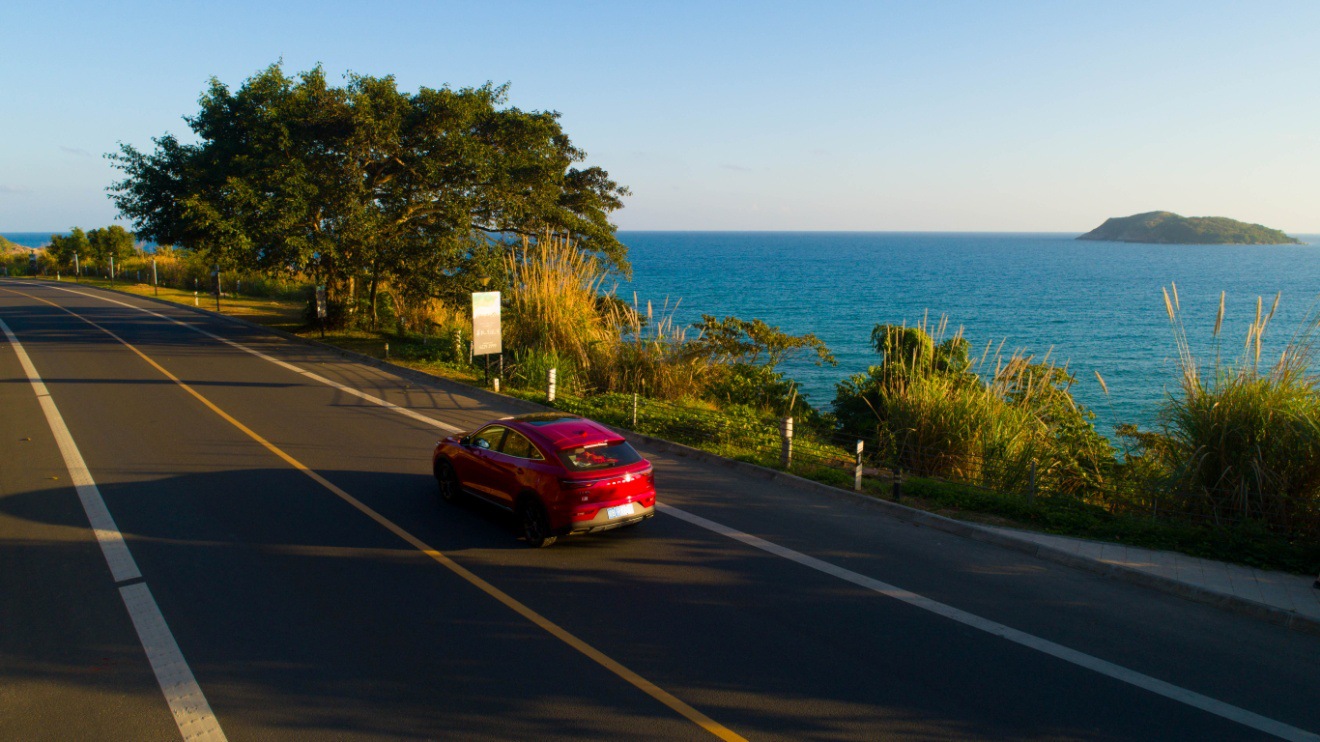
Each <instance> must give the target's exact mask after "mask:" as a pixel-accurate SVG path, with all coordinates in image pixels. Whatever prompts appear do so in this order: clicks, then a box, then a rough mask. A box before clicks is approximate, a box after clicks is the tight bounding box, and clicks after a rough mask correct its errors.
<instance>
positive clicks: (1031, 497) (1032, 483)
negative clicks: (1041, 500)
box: [1027, 459, 1036, 505]
mask: <svg viewBox="0 0 1320 742" xmlns="http://www.w3.org/2000/svg"><path fill="white" fill-rule="evenodd" d="M1035 502H1036V460H1035V459H1032V460H1031V473H1030V475H1029V477H1028V479H1027V504H1028V505H1031V504H1034V503H1035Z"/></svg>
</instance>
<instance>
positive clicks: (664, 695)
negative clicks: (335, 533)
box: [3, 289, 746, 742]
mask: <svg viewBox="0 0 1320 742" xmlns="http://www.w3.org/2000/svg"><path fill="white" fill-rule="evenodd" d="M3 290H4V291H5V292H6V293H12V294H17V295H19V296H23V297H26V298H28V299H35V300H36V301H39V302H42V303H43V304H49V305H50V306H52V307H55V308H56V309H59V310H60V311H62V312H65V313H67V314H70V315H72V316H74V317H77V318H78V319H80V320H82V321H83V322H86V323H87V324H89V325H91V326H92V327H95V328H96V329H98V330H100V331H101V332H104V333H105V334H107V335H109V336H110V337H112V338H114V339H115V340H117V341H119V342H120V343H121V344H122V345H123V346H124V347H125V348H128V349H129V350H131V351H133V352H134V353H136V354H137V355H138V357H140V358H141V359H142V360H144V361H146V362H147V363H148V364H150V365H151V367H152V368H154V369H156V370H157V371H159V372H160V373H161V374H162V375H164V376H165V378H167V379H169V380H170V381H172V382H174V383H175V384H177V385H179V387H181V388H182V389H183V390H184V391H186V392H188V393H189V394H191V395H192V396H193V397H195V398H196V399H197V401H199V402H201V403H202V404H203V405H205V406H206V407H207V408H208V409H210V410H211V411H212V412H214V413H215V414H217V415H219V416H220V417H221V418H222V419H224V420H225V421H226V422H228V423H229V424H231V425H233V426H234V427H236V428H238V429H239V430H241V431H243V433H244V434H245V435H247V436H248V437H249V438H251V439H252V440H254V441H256V442H257V443H260V444H261V445H262V446H263V447H265V448H266V450H268V451H270V452H271V453H273V454H275V455H276V456H278V457H279V458H280V459H283V460H284V461H285V463H287V464H288V465H289V466H292V467H293V468H294V469H297V470H298V471H300V472H302V473H303V474H306V475H307V476H308V477H310V478H311V479H312V480H313V481H315V482H316V483H317V484H319V485H321V486H322V487H325V488H326V489H328V490H330V491H331V492H333V493H334V494H335V495H336V496H337V497H339V499H341V500H343V501H344V502H346V503H348V504H349V505H352V506H353V507H354V508H356V509H357V510H358V511H360V512H361V513H362V514H364V515H366V516H367V517H368V518H371V519H372V520H374V521H376V522H377V523H379V524H380V525H382V526H384V527H385V529H386V530H388V531H389V532H391V533H393V534H394V535H396V536H398V537H399V538H401V539H403V540H404V541H407V542H408V543H409V544H411V545H412V546H413V548H415V549H417V550H418V551H420V552H422V553H423V554H425V555H427V556H428V557H430V558H431V559H433V560H435V561H436V562H438V563H439V564H441V565H443V566H444V567H445V568H446V569H448V570H449V571H451V572H453V573H454V574H456V575H458V576H459V577H462V578H463V579H464V580H466V581H467V582H469V583H470V584H472V585H474V586H476V587H477V588H478V589H480V590H481V591H482V592H484V593H486V594H487V595H489V596H490V597H492V598H494V599H496V600H498V601H499V602H501V603H503V604H504V605H505V606H507V607H508V608H509V609H511V610H513V611H514V612H515V613H517V614H518V615H520V616H522V617H523V618H525V619H527V620H528V621H531V622H532V623H534V624H536V625H537V626H539V627H540V628H541V629H543V630H545V631H546V632H547V633H549V634H550V635H551V636H553V637H555V638H556V639H558V640H560V641H562V642H563V643H565V644H567V645H568V646H570V647H572V648H573V649H576V650H577V651H578V652H581V653H582V654H584V655H586V656H587V657H589V658H591V659H592V660H593V661H595V662H596V663H597V664H599V665H600V666H601V667H604V668H605V669H606V670H609V671H610V672H612V673H614V674H615V675H617V676H619V677H620V678H622V679H623V680H625V681H627V682H628V683H630V684H631V685H633V686H634V687H636V688H637V689H638V690H640V691H642V692H643V693H645V694H647V695H648V696H650V697H652V698H654V699H655V700H657V701H659V702H660V703H663V704H664V705H666V706H668V707H669V708H670V709H672V710H673V711H675V712H677V713H678V714H679V715H680V716H682V717H684V718H686V719H687V720H689V721H691V722H692V723H694V724H696V725H697V726H699V727H701V728H702V729H705V730H706V731H707V732H710V733H711V734H713V735H715V736H716V737H718V738H720V739H723V740H730V741H731V742H732V741H733V740H742V742H746V740H745V738H743V737H742V736H740V735H738V734H736V733H735V732H733V731H732V730H731V729H729V728H727V727H725V726H724V725H722V724H720V723H718V722H716V721H715V720H713V719H711V718H710V717H708V716H706V715H705V714H703V713H701V712H700V711H698V710H696V709H695V708H693V707H691V706H689V705H688V704H686V703H684V702H683V701H682V700H680V699H679V698H678V697H676V696H674V695H673V694H672V693H669V692H668V691H666V690H665V689H663V688H661V687H660V686H658V685H656V684H655V683H652V682H651V681H649V680H647V679H646V678H644V677H642V676H641V675H638V674H637V673H635V672H633V671H632V670H629V669H628V668H627V667H625V666H624V665H622V664H621V663H619V662H618V661H617V660H614V659H613V658H611V657H610V656H609V655H607V654H605V653H604V652H602V651H600V650H599V649H596V648H595V647H593V646H591V645H590V644H588V643H586V642H585V641H583V640H581V639H579V638H578V637H577V636H575V635H574V634H572V633H570V632H569V631H568V630H567V629H564V628H563V627H561V626H559V625H558V624H556V623H555V622H553V621H551V620H550V619H548V618H546V617H545V616H542V615H541V614H539V613H537V612H536V611H534V610H532V609H531V608H529V607H527V606H526V605H524V604H523V603H521V602H519V601H518V599H516V598H514V597H513V596H512V595H509V594H508V593H506V592H504V591H503V590H501V589H499V588H498V587H495V586H494V585H492V584H490V583H489V582H487V581H485V580H483V579H482V578H480V577H478V576H477V575H475V574H473V573H472V572H471V571H470V570H468V569H467V568H466V567H464V566H462V565H461V564H459V563H458V562H455V561H454V560H453V559H450V558H449V557H447V556H445V555H444V554H442V553H440V552H439V551H438V550H436V549H434V548H432V547H431V546H429V545H427V543H426V542H424V541H422V540H421V539H419V538H417V537H416V536H414V535H412V534H411V533H409V532H408V531H406V530H404V529H403V528H402V527H401V526H399V525H398V524H396V523H395V522H394V521H392V520H390V519H389V518H386V517H385V516H384V515H381V514H380V513H378V512H376V511H375V510H374V509H372V508H371V507H370V506H368V505H367V504H366V503H363V502H362V501H361V500H359V499H357V498H356V497H353V496H352V495H350V494H348V493H347V492H345V491H344V490H342V489H340V488H339V487H338V486H336V485H335V484H334V483H333V482H331V481H330V480H328V479H326V478H325V477H323V476H321V475H320V474H318V473H316V472H315V471H313V470H312V469H311V468H310V467H308V466H307V465H306V464H304V463H302V462H301V461H299V460H298V459H295V458H294V457H293V456H290V455H289V454H288V453H285V452H284V450H282V449H281V448H280V447H279V446H276V445H275V444H274V443H271V442H270V441H268V440H266V439H265V438H263V437H261V435H260V434H258V433H257V432H256V431H254V430H252V429H251V428H249V427H248V426H246V425H244V424H243V423H241V422H239V421H238V420H237V419H235V418H234V416H233V415H230V414H229V413H228V412H225V411H224V410H222V409H220V407H218V406H217V405H216V404H215V403H214V402H212V401H211V400H209V399H207V398H206V397H204V396H202V394H201V393H200V392H198V391H197V390H196V389H193V388H192V387H191V386H189V385H187V384H185V383H184V382H183V381H182V380H180V379H179V377H177V376H175V375H174V374H172V373H170V372H169V371H168V370H166V369H165V367H164V366H161V365H160V364H159V363H157V362H156V361H155V360H153V359H152V358H151V357H149V356H148V355H147V354H146V353H143V352H142V351H140V350H138V349H137V348H136V347H135V346H133V345H132V344H131V343H129V342H128V341H127V340H124V339H123V338H121V337H119V336H118V335H116V334H115V333H114V332H112V331H110V330H108V329H106V328H105V327H103V326H101V325H99V324H97V323H96V322H93V321H92V320H90V319H87V318H86V317H84V316H82V315H80V314H78V313H77V312H74V311H72V310H70V309H67V308H65V307H62V306H60V305H58V304H56V303H54V302H52V301H48V300H46V299H43V298H41V297H39V296H32V295H30V294H25V293H23V292H21V291H14V290H12V289H3Z"/></svg>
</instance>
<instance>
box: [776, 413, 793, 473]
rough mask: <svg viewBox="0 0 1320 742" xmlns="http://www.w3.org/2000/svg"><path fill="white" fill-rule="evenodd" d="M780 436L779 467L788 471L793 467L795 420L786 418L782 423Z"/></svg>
mask: <svg viewBox="0 0 1320 742" xmlns="http://www.w3.org/2000/svg"><path fill="white" fill-rule="evenodd" d="M779 434H780V446H779V465H780V466H782V467H784V468H785V469H787V468H789V467H790V466H792V465H793V418H791V417H786V418H784V419H783V420H781V421H780V423H779Z"/></svg>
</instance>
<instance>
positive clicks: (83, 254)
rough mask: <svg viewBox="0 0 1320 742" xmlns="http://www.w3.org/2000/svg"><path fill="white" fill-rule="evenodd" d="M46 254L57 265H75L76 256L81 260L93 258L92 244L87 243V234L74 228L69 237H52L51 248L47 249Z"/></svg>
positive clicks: (58, 235)
mask: <svg viewBox="0 0 1320 742" xmlns="http://www.w3.org/2000/svg"><path fill="white" fill-rule="evenodd" d="M46 252H47V254H49V255H50V256H51V258H52V259H53V260H54V261H55V264H56V265H61V266H64V265H73V256H75V255H77V256H79V258H80V260H87V259H88V258H90V257H91V244H90V243H89V242H88V241H87V234H86V233H84V232H83V231H82V229H81V228H79V227H74V228H73V229H71V230H69V234H68V235H62V234H53V235H51V236H50V247H48V248H46Z"/></svg>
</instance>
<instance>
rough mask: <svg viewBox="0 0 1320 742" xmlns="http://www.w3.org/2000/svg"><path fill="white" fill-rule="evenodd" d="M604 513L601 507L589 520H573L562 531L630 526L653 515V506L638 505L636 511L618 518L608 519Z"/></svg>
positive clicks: (602, 529) (585, 530) (571, 532)
mask: <svg viewBox="0 0 1320 742" xmlns="http://www.w3.org/2000/svg"><path fill="white" fill-rule="evenodd" d="M605 515H606V513H605V509H604V508H601V510H600V512H598V513H596V517H595V518H592V519H591V520H578V521H573V523H572V524H570V525H569V526H568V527H567V528H565V529H564V532H565V533H567V534H579V533H597V532H599V531H608V530H610V529H612V528H622V527H623V526H630V525H633V524H634V523H641V522H642V521H644V520H646V519H647V518H650V517H653V516H654V515H655V506H654V505H652V506H651V507H640V506H639V507H638V508H637V510H636V512H634V513H633V514H632V515H625V516H622V517H619V518H613V519H610V518H607V517H605Z"/></svg>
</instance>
